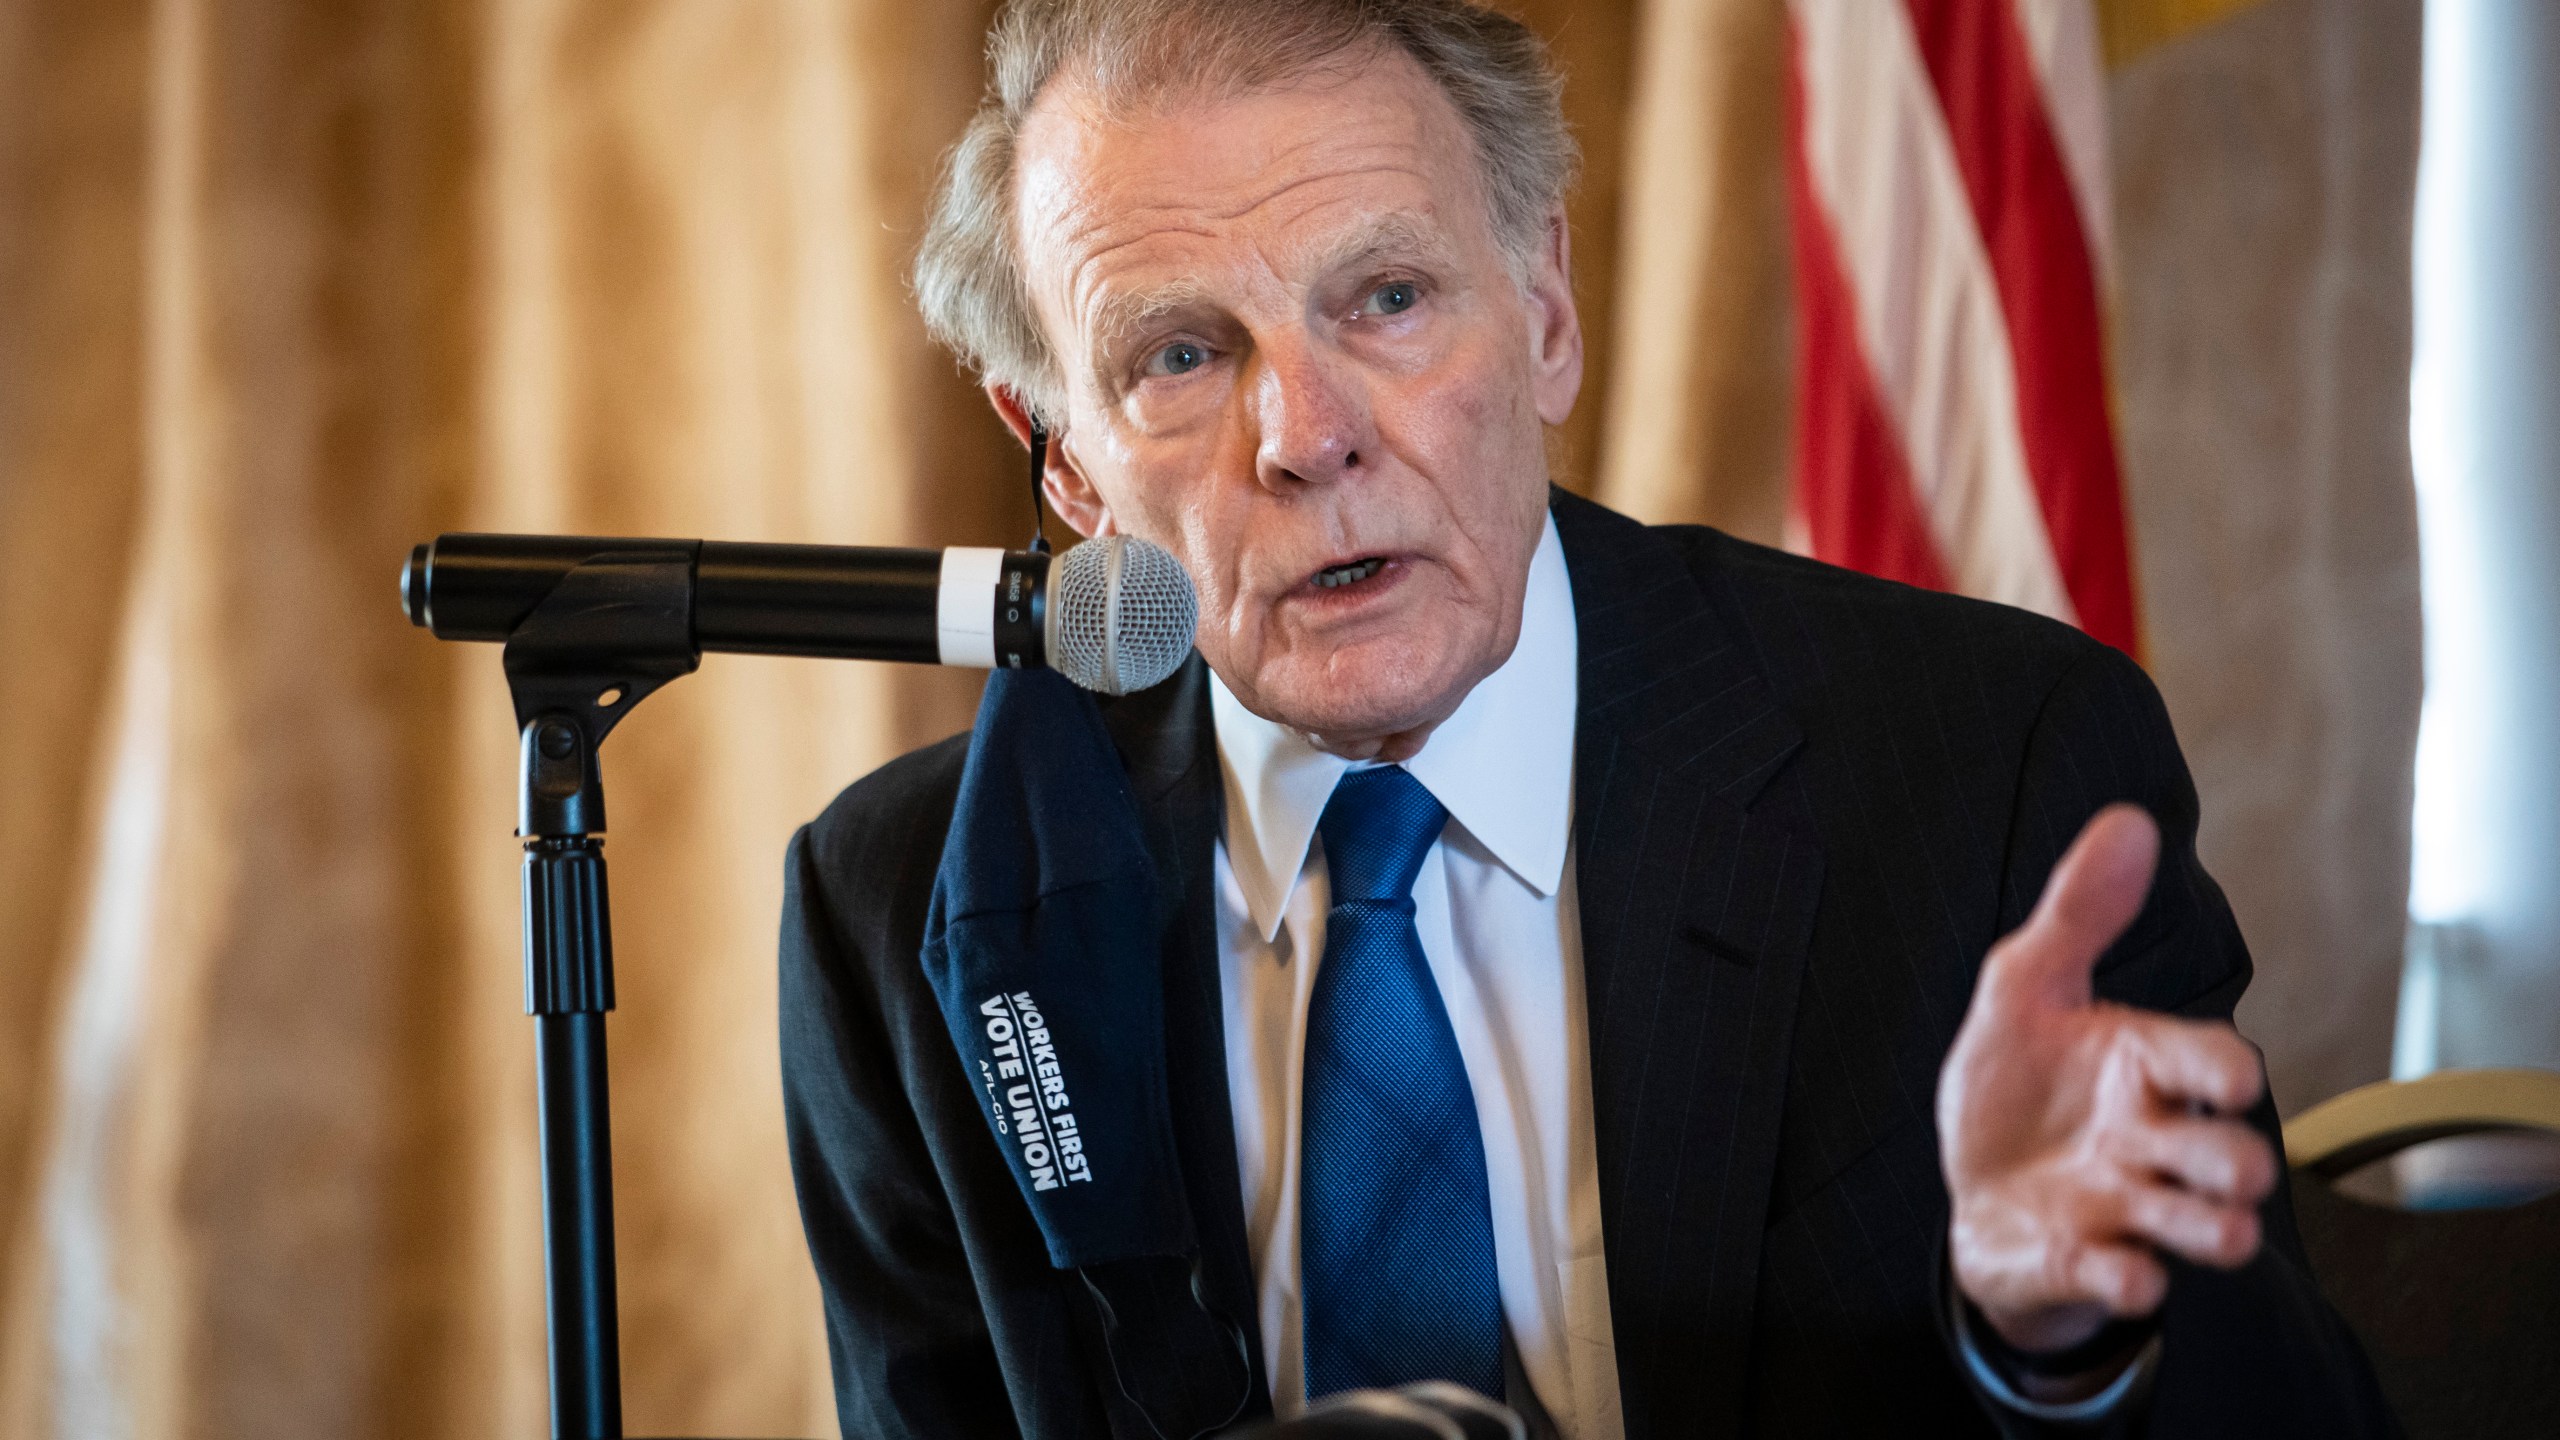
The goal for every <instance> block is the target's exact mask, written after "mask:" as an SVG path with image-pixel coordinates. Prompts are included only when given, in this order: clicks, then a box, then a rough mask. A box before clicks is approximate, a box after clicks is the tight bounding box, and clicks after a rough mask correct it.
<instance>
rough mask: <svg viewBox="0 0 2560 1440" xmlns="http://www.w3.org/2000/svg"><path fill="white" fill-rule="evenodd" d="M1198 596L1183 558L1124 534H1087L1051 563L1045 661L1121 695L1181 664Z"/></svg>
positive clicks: (1197, 617)
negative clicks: (1091, 536)
mask: <svg viewBox="0 0 2560 1440" xmlns="http://www.w3.org/2000/svg"><path fill="white" fill-rule="evenodd" d="M1199 623H1200V602H1199V599H1198V597H1196V596H1195V595H1193V594H1192V591H1191V577H1190V576H1189V575H1187V574H1185V573H1183V569H1182V562H1180V561H1178V560H1176V559H1174V558H1173V557H1172V556H1171V555H1169V554H1167V553H1165V551H1164V549H1163V547H1161V546H1158V545H1153V544H1149V543H1148V542H1147V541H1144V540H1140V539H1137V538H1136V537H1134V536H1129V535H1109V536H1105V537H1103V538H1102V539H1099V540H1087V541H1085V542H1084V543H1083V544H1081V545H1078V546H1076V547H1074V548H1073V549H1071V550H1069V551H1067V553H1065V554H1064V555H1061V556H1059V557H1058V558H1057V560H1056V561H1055V562H1054V563H1053V564H1051V565H1050V567H1049V634H1048V642H1049V667H1050V668H1051V669H1053V670H1055V671H1057V672H1058V673H1059V674H1061V675H1064V676H1066V677H1067V678H1068V679H1070V680H1072V681H1074V682H1075V683H1077V684H1078V685H1081V686H1083V687H1084V688H1086V689H1087V690H1099V691H1101V692H1102V693H1103V694H1105V695H1126V694H1128V693H1129V692H1130V691H1132V690H1144V689H1146V688H1147V687H1148V686H1150V685H1154V684H1158V683H1160V682H1162V681H1163V680H1164V679H1165V678H1166V677H1168V676H1170V675H1172V674H1173V672H1174V671H1176V670H1179V669H1181V668H1182V662H1183V659H1184V657H1186V656H1188V655H1189V654H1190V653H1191V637H1192V633H1193V631H1195V630H1196V629H1198V627H1199Z"/></svg>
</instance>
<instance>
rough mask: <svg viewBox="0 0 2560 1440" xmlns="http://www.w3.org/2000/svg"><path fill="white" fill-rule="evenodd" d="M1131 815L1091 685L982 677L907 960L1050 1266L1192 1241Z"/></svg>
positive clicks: (1143, 872) (1141, 840)
mask: <svg viewBox="0 0 2560 1440" xmlns="http://www.w3.org/2000/svg"><path fill="white" fill-rule="evenodd" d="M1143 826H1144V822H1143V820H1142V819H1141V817H1140V815H1139V812H1138V804H1137V798H1136V796H1135V795H1133V794H1132V793H1131V791H1130V788H1129V777H1128V773H1127V771H1126V769H1125V768H1124V767H1123V766H1122V764H1121V761H1120V755H1119V752H1118V751H1117V750H1115V749H1114V748H1113V747H1112V743H1111V737H1110V734H1109V732H1108V731H1106V730H1105V729H1104V728H1103V723H1102V711H1101V708H1100V707H1099V706H1098V705H1096V704H1095V702H1094V699H1093V697H1092V696H1091V695H1090V694H1088V693H1086V692H1085V691H1082V690H1079V689H1077V688H1076V687H1075V686H1073V685H1071V684H1069V683H1068V682H1067V681H1065V680H1063V679H1061V678H1060V677H1059V676H1057V675H1056V674H1054V673H1052V672H1049V671H1045V670H999V671H997V672H996V673H995V674H994V675H992V676H990V677H989V678H988V680H987V689H986V695H985V698H984V699H983V700H982V701H981V702H980V703H979V706H978V725H977V731H976V733H975V734H974V735H973V736H971V738H970V742H969V759H968V764H967V767H966V768H965V769H964V770H962V772H961V775H960V795H959V801H958V806H957V808H956V810H955V811H954V813H953V815H952V821H951V832H950V835H949V837H948V838H947V839H946V840H945V841H944V842H943V847H942V865H941V869H940V871H939V872H938V873H937V874H936V875H935V877H934V885H933V903H932V908H931V909H930V910H929V911H928V912H927V913H926V917H925V930H924V968H925V974H926V976H927V978H929V979H930V980H931V982H932V984H933V989H934V994H935V996H936V998H938V999H939V1000H940V1001H941V1004H942V1014H943V1020H944V1022H945V1023H946V1024H948V1025H949V1027H950V1029H951V1043H952V1046H953V1048H954V1049H956V1050H957V1051H958V1052H959V1057H960V1064H961V1068H962V1069H963V1070H965V1071H966V1072H967V1074H968V1077H969V1083H970V1086H971V1087H972V1088H973V1089H975V1090H976V1091H977V1092H978V1096H979V1102H980V1104H981V1105H982V1106H983V1107H984V1112H985V1115H986V1118H987V1126H988V1129H989V1130H990V1131H992V1132H993V1134H994V1137H995V1141H996V1145H997V1148H999V1149H1000V1150H1002V1151H1003V1152H1004V1157H1005V1163H1006V1164H1007V1165H1009V1166H1011V1167H1012V1169H1013V1178H1014V1181H1015V1183H1016V1184H1018V1185H1019V1186H1021V1188H1022V1198H1023V1200H1024V1201H1025V1203H1027V1204H1028V1205H1029V1206H1030V1207H1031V1213H1032V1216H1033V1218H1034V1219H1036V1220H1037V1221H1038V1222H1039V1225H1040V1233H1041V1236H1042V1238H1043V1239H1045V1240H1046V1241H1047V1242H1048V1247H1049V1262H1050V1263H1051V1264H1052V1265H1055V1266H1057V1267H1058V1268H1059V1269H1062V1270H1082V1269H1085V1268H1087V1267H1091V1266H1096V1265H1104V1264H1109V1263H1111V1262H1113V1261H1120V1260H1128V1259H1134V1258H1137V1257H1141V1256H1187V1255H1189V1254H1191V1253H1192V1252H1193V1251H1194V1250H1195V1249H1196V1245H1195V1243H1194V1237H1193V1234H1192V1227H1191V1215H1190V1208H1189V1206H1188V1205H1187V1204H1186V1203H1185V1201H1184V1198H1183V1192H1182V1177H1181V1171H1180V1169H1179V1167H1178V1165H1177V1162H1176V1158H1175V1154H1174V1142H1173V1120H1172V1111H1171V1107H1170V1105H1169V1103H1168V1101H1167V1098H1166V1092H1165V1060H1164V1056H1165V1045H1164V977H1163V973H1162V963H1161V960H1160V952H1159V945H1160V943H1161V942H1160V935H1159V930H1158V923H1159V914H1160V912H1159V911H1158V909H1157V885H1156V877H1155V871H1154V866H1153V864H1152V862H1151V861H1150V860H1149V858H1148V855H1147V847H1146V832H1145V830H1144V828H1143Z"/></svg>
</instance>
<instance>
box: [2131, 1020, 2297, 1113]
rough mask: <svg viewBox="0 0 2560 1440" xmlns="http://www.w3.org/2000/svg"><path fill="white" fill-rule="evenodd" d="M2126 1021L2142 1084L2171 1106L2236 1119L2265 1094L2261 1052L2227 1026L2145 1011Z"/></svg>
mask: <svg viewBox="0 0 2560 1440" xmlns="http://www.w3.org/2000/svg"><path fill="white" fill-rule="evenodd" d="M2122 1021H2123V1024H2124V1025H2125V1026H2126V1027H2127V1032H2128V1034H2129V1036H2130V1038H2131V1042H2132V1044H2131V1048H2132V1053H2133V1056H2134V1059H2135V1061H2136V1062H2137V1063H2138V1064H2139V1065H2140V1067H2141V1069H2142V1079H2143V1083H2144V1084H2145V1085H2146V1086H2148V1087H2149V1088H2150V1090H2151V1092H2152V1093H2153V1094H2154V1095H2157V1096H2158V1097H2160V1098H2161V1099H2162V1100H2164V1101H2167V1102H2169V1103H2170V1104H2172V1105H2176V1104H2182V1103H2190V1102H2192V1103H2197V1104H2202V1105H2205V1106H2208V1107H2210V1108H2211V1109H2214V1110H2217V1111H2220V1112H2221V1113H2223V1114H2226V1115H2235V1114H2238V1113H2240V1112H2241V1111H2244V1110H2246V1109H2248V1108H2249V1107H2250V1106H2252V1105H2255V1104H2257V1103H2258V1097H2259V1095H2261V1094H2263V1093H2264V1092H2265V1090H2266V1072H2265V1070H2264V1068H2263V1067H2262V1066H2261V1065H2260V1064H2259V1061H2258V1049H2257V1047H2256V1046H2254V1045H2251V1044H2250V1043H2249V1042H2248V1041H2246V1040H2243V1039H2241V1038H2240V1032H2239V1031H2237V1030H2234V1029H2232V1028H2231V1026H2229V1025H2228V1024H2226V1023H2224V1022H2222V1021H2219V1020H2188V1019H2183V1018H2181V1017H2179V1016H2175V1015H2157V1014H2151V1013H2148V1012H2145V1011H2140V1010H2126V1011H2124V1012H2123V1014H2122Z"/></svg>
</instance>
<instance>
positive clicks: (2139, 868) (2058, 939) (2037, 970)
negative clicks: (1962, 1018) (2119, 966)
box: [1983, 804, 2160, 1005]
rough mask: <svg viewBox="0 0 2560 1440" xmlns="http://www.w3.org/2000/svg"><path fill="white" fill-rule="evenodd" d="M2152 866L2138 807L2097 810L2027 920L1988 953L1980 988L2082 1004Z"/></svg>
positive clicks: (2147, 819) (2154, 833)
mask: <svg viewBox="0 0 2560 1440" xmlns="http://www.w3.org/2000/svg"><path fill="white" fill-rule="evenodd" d="M2159 859H2160V827H2159V826H2158V825H2157V824H2155V823H2153V821H2152V819H2151V816H2150V815H2149V813H2147V812H2146V811H2144V810H2143V809H2142V807H2141V806H2139V805H2123V804H2118V805H2110V806H2108V807H2107V808H2106V809H2104V810H2101V811H2099V812H2098V813H2097V815H2096V816H2095V817H2093V818H2092V819H2091V820H2090V821H2089V823H2088V824H2087V825H2086V826H2084V827H2082V829H2081V831H2080V838H2078V839H2077V840H2074V841H2072V842H2071V848H2070V849H2069V850H2068V851H2065V852H2064V853H2063V856H2062V861H2061V863H2060V864H2057V865H2055V866H2054V867H2053V874H2052V875H2051V876H2050V877H2049V878H2047V879H2046V881H2045V886H2044V894H2043V896H2042V897H2041V898H2039V899H2038V900H2037V901H2036V908H2035V913H2033V914H2031V915H2029V916H2028V917H2027V922H2026V923H2025V924H2024V925H2021V926H2019V927H2018V928H2017V929H2016V930H2014V931H2012V932H2010V934H2009V935H2008V936H2007V938H2005V939H2003V940H2002V941H2001V942H2000V944H1999V945H1998V947H1996V948H1995V949H1994V950H1993V951H1992V960H1993V962H1994V963H1992V964H1991V965H1988V966H1986V967H1985V974H1984V977H1983V983H1984V984H1985V985H1986V986H1997V987H2001V988H2003V989H2015V990H2018V991H2022V992H2025V993H2026V994H2031V995H2034V996H2035V997H2036V998H2039V999H2042V1000H2044V1001H2045V1002H2046V1003H2049V1004H2061V1005H2085V1004H2087V1003H2088V1001H2089V972H2090V971H2091V970H2092V969H2094V968H2096V966H2097V963H2098V957H2099V956H2100V955H2103V954H2105V953H2106V950H2107V947H2108V946H2110V945H2112V944H2114V943H2115V941H2116V937H2117V936H2119V935H2122V934H2123V933H2124V931H2125V927H2126V926H2128V925H2131V924H2132V923H2133V917H2135V916H2136V915H2139V914H2141V913H2142V902H2143V900H2144V898H2145V897H2146V896H2148V895H2149V894H2150V893H2151V872H2152V869H2153V867H2154V866H2156V865H2157V864H2158V863H2159Z"/></svg>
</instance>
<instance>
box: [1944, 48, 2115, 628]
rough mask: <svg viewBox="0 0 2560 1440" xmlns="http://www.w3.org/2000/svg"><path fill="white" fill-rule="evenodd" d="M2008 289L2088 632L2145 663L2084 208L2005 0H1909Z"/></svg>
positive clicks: (2067, 564)
mask: <svg viewBox="0 0 2560 1440" xmlns="http://www.w3.org/2000/svg"><path fill="white" fill-rule="evenodd" d="M1905 3H1906V4H1907V5H1908V6H1909V7H1910V11H1911V24H1912V29H1913V30H1914V31H1915V32H1916V33H1917V35H1918V38H1919V42H1920V55H1921V59H1922V61H1923V62H1924V63H1925V64H1926V65H1927V66H1928V69H1929V79H1930V82H1931V83H1932V84H1933V85H1934V86H1935V87H1936V88H1937V92H1938V104H1939V108H1940V109H1941V110H1943V111H1944V112H1945V113H1946V117H1947V133H1948V138H1949V139H1950V140H1952V141H1953V142H1954V147H1955V157H1956V168H1957V169H1958V170H1960V171H1961V172H1962V173H1963V175H1964V183H1965V189H1966V191H1967V192H1968V193H1969V194H1970V195H1971V197H1972V199H1973V211H1974V218H1975V221H1976V222H1977V223H1978V224H1979V225H1980V227H1981V230H1982V238H1983V245H1984V248H1985V249H1986V250H1987V251H1988V252H1989V254H1990V257H1991V273H1992V275H1993V276H1994V278H1995V279H1996V280H1997V281H1998V283H1999V287H2000V302H2001V303H2000V309H2001V313H2002V315H2003V316H2004V317H2005V318H2006V320H2007V322H2008V330H2009V348H2010V350H2011V352H2012V353H2013V357H2014V362H2015V363H2014V368H2015V370H2016V372H2017V382H2018V391H2017V393H2018V424H2019V428H2020V431H2021V432H2022V434H2021V438H2022V440H2023V441H2024V443H2025V447H2026V453H2027V469H2028V471H2029V472H2030V473H2031V474H2032V475H2033V477H2034V479H2035V487H2036V498H2037V500H2038V502H2039V503H2040V504H2041V506H2042V508H2043V510H2044V523H2045V532H2046V534H2047V535H2048V536H2049V537H2050V538H2051V541H2052V544H2053V554H2054V560H2055V562H2056V564H2057V565H2058V566H2059V567H2060V569H2061V571H2062V583H2063V585H2064V588H2066V589H2068V590H2069V591H2070V592H2071V606H2072V609H2074V610H2075V611H2077V612H2078V613H2079V618H2080V627H2081V628H2082V629H2084V630H2086V631H2088V632H2089V633H2090V634H2091V635H2093V636H2096V637H2097V638H2098V639H2100V640H2104V641H2106V642H2107V643H2108V644H2110V645H2113V646H2115V647H2116V648H2117V649H2119V650H2122V651H2124V652H2126V653H2127V654H2131V655H2139V654H2140V653H2141V650H2140V648H2139V647H2140V638H2139V637H2140V625H2139V622H2138V621H2137V619H2136V618H2135V609H2134V599H2133V574H2132V564H2131V561H2130V558H2129V553H2128V547H2127V545H2126V540H2125V518H2124V495H2123V490H2124V487H2123V481H2122V477H2121V474H2120V472H2119V470H2118V468H2117V460H2116V446H2115V427H2114V423H2113V421H2112V420H2111V418H2110V416H2109V412H2108V408H2107V375H2106V354H2105V348H2104V347H2105V333H2104V330H2103V327H2102V326H2101V324H2100V321H2099V315H2098V287H2097V281H2096V279H2095V274H2096V272H2095V269H2094V267H2093V266H2092V265H2091V263H2090V259H2089V240H2088V236H2087V234H2086V233H2085V232H2084V231H2083V230H2082V228H2081V219H2080V206H2079V201H2078V199H2077V198H2076V197H2075V196H2074V194H2073V192H2072V189H2071V180H2070V176H2069V175H2068V173H2067V172H2065V170H2064V169H2063V165H2062V150H2061V147H2060V146H2059V145H2058V144H2057V143H2056V142H2055V140H2054V136H2053V126H2052V122H2051V120H2050V118H2049V117H2048V116H2047V115H2046V113H2045V102H2044V90H2043V87H2042V86H2041V85H2040V84H2039V83H2038V81H2037V79H2036V68H2035V60H2034V58H2033V57H2032V56H2030V55H2029V54H2028V53H2027V44H2026V37H2025V36H2024V35H2022V34H2021V33H2019V30H2018V25H2017V17H2016V16H2015V15H2014V14H2013V13H2012V9H2011V6H2010V5H2009V4H2007V3H2006V0H1905Z"/></svg>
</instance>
